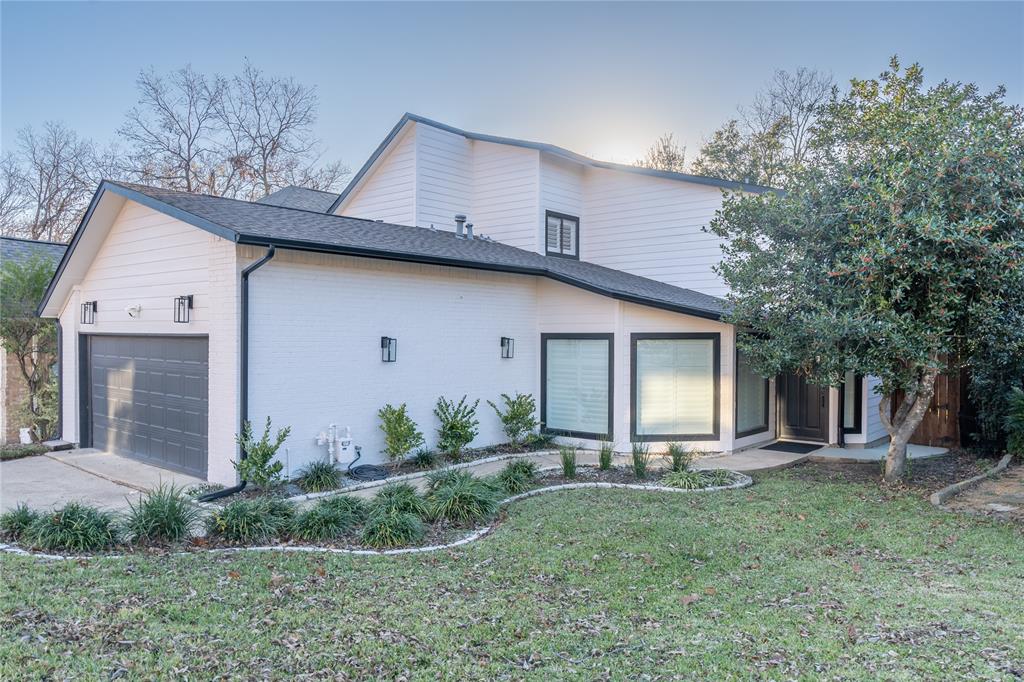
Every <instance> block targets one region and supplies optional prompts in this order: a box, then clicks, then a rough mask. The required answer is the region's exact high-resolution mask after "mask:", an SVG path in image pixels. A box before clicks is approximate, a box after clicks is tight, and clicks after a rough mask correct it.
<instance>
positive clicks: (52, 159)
mask: <svg viewBox="0 0 1024 682" xmlns="http://www.w3.org/2000/svg"><path fill="white" fill-rule="evenodd" d="M18 141H19V152H20V156H21V167H20V169H19V170H18V171H17V172H18V173H19V174H20V182H19V189H20V195H21V199H20V201H21V202H22V203H21V204H20V210H19V213H20V219H16V221H15V224H14V225H13V226H12V227H13V231H15V232H16V233H17V234H20V235H21V236H24V237H27V238H29V239H44V240H47V241H66V240H67V239H68V238H69V237H70V236H71V234H72V233H73V232H74V230H75V227H76V225H77V224H78V221H79V219H80V218H81V216H82V210H83V209H84V207H85V204H86V202H87V201H88V198H89V196H90V195H91V193H92V190H93V185H92V180H91V177H90V164H91V162H92V158H93V145H92V142H91V141H89V140H83V139H81V138H79V137H78V135H77V134H76V133H75V132H74V131H73V130H71V129H69V128H67V127H66V126H65V125H64V124H63V123H55V122H48V123H46V124H45V125H44V126H43V129H42V131H40V132H38V133H37V132H36V131H34V130H33V129H32V128H31V127H29V128H24V129H22V130H21V131H20V132H19V135H18Z"/></svg>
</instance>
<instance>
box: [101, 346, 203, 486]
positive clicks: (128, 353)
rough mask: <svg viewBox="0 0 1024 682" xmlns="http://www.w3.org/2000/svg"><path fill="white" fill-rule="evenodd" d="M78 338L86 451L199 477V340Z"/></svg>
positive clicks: (200, 378)
mask: <svg viewBox="0 0 1024 682" xmlns="http://www.w3.org/2000/svg"><path fill="white" fill-rule="evenodd" d="M85 338H86V339H87V341H86V348H85V350H86V351H87V352H86V358H85V359H86V362H87V363H88V364H87V371H86V376H87V377H88V383H87V386H85V388H86V390H88V391H89V394H88V396H87V397H86V399H87V401H88V403H87V410H88V411H89V412H90V413H91V414H90V415H89V429H90V433H91V441H92V446H93V447H96V448H99V449H101V450H106V451H108V452H113V453H116V454H119V455H127V456H128V457H135V458H137V459H141V460H144V461H146V462H149V463H152V464H156V465H157V466H161V467H166V468H168V469H174V470H177V471H183V472H185V473H188V474H192V475H195V476H199V477H202V478H205V477H206V459H207V433H206V426H207V415H208V402H209V399H208V384H209V382H208V374H209V365H208V352H209V351H208V343H207V340H206V338H205V337H203V338H200V337H173V336H88V337H85Z"/></svg>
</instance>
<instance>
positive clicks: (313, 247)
mask: <svg viewBox="0 0 1024 682" xmlns="http://www.w3.org/2000/svg"><path fill="white" fill-rule="evenodd" d="M104 191H112V192H114V193H116V194H120V195H122V196H124V197H126V198H128V199H131V200H132V201H137V202H140V203H142V204H144V205H147V206H149V207H151V208H153V209H155V210H158V211H162V212H164V213H167V214H168V215H171V216H173V217H175V218H178V219H179V220H182V221H184V222H187V223H189V224H192V225H195V226H196V227H199V228H201V229H204V230H207V231H210V232H213V233H215V234H218V235H220V236H222V237H224V238H226V239H231V240H233V241H235V242H237V243H239V244H255V245H275V246H278V247H280V248H287V249H298V250H304V251H319V252H328V253H341V254H347V255H352V256H364V257H369V258H383V259H387V260H398V261H408V262H416V263H431V264H435V265H447V266H454V267H463V268H473V269H478V270H494V271H499V272H512V273H519V274H526V275H535V276H540V277H548V278H550V279H553V280H556V281H559V282H563V283H565V284H570V285H572V286H576V287H580V288H582V289H586V290H588V291H593V292H596V293H600V294H603V295H606V296H610V297H612V298H616V299H620V300H624V301H630V302H634V303H640V304H642V305H649V306H653V307H657V308H663V309H666V310H672V311H675V312H681V313H686V314H689V315H696V316H698V317H705V318H710V319H719V318H720V317H721V314H722V312H723V311H724V309H725V305H726V302H725V301H723V300H722V299H719V298H715V297H714V296H708V295H707V294H702V293H699V292H696V291H691V290H690V289H682V288H680V287H675V286H672V285H670V284H664V283H662V282H656V281H654V280H651V279H647V278H645V277H638V276H636V275H631V274H628V273H625V272H622V271H620V270H613V269H611V268H606V267H602V266H600V265H594V264H593V263H587V262H583V261H577V260H570V259H567V258H556V257H547V256H542V255H540V254H538V253H534V252H532V251H525V250H523V249H518V248H516V247H513V246H508V245H507V244H501V243H499V242H495V241H490V240H487V239H480V238H476V239H472V240H470V239H460V238H458V237H456V235H455V233H454V232H448V231H443V230H434V229H430V228H425V227H409V226H407V225H393V224H390V223H383V222H377V221H373V220H364V219H361V218H349V217H345V216H338V215H333V214H326V213H318V212H313V211H303V210H298V209H292V208H282V207H279V206H272V205H268V204H265V203H255V202H248V201H239V200H235V199H225V198H222V197H213V196H208V195H204V194H189V193H186V192H179V191H176V190H168V189H158V188H155V187H147V186H144V185H135V184H129V183H120V182H111V181H104V182H103V184H102V185H100V189H99V191H97V194H96V197H97V198H96V199H94V203H95V201H97V200H98V198H99V197H100V196H101V195H102V194H103V192H104ZM76 238H77V235H76ZM73 243H74V242H73ZM55 280H56V278H55ZM52 286H53V285H52V284H51V288H52Z"/></svg>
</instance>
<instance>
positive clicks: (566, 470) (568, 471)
mask: <svg viewBox="0 0 1024 682" xmlns="http://www.w3.org/2000/svg"><path fill="white" fill-rule="evenodd" d="M558 454H559V456H560V457H561V458H562V476H564V477H565V478H576V446H575V445H563V446H562V447H560V448H558Z"/></svg>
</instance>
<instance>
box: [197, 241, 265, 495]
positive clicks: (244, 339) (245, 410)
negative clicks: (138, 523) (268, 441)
mask: <svg viewBox="0 0 1024 682" xmlns="http://www.w3.org/2000/svg"><path fill="white" fill-rule="evenodd" d="M276 251H277V249H276V247H274V246H273V245H272V244H270V245H267V253H266V254H265V255H264V256H263V258H260V259H259V260H258V261H256V262H255V263H252V264H251V265H249V266H248V267H247V268H245V269H244V270H242V278H241V287H240V288H241V306H242V314H241V319H240V324H239V334H238V345H239V359H238V374H239V377H238V433H242V430H243V429H244V428H245V423H246V422H247V421H249V275H250V274H252V273H253V272H254V271H256V270H258V269H259V268H261V267H263V266H264V265H266V264H267V262H268V261H269V260H270V259H271V258H273V257H274V254H275V253H276ZM245 458H246V452H245V450H242V453H241V459H245ZM247 483H248V481H245V480H242V481H239V482H238V485H233V486H231V487H230V488H224V489H222V490H216V491H214V492H212V493H207V494H205V495H202V496H200V497H198V498H196V499H197V500H198V501H199V502H209V501H210V500H217V499H220V498H222V497H227V496H228V495H234V494H235V493H238V492H241V491H242V490H244V489H245V486H246V484H247Z"/></svg>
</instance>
